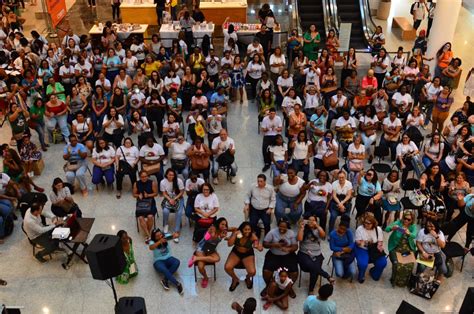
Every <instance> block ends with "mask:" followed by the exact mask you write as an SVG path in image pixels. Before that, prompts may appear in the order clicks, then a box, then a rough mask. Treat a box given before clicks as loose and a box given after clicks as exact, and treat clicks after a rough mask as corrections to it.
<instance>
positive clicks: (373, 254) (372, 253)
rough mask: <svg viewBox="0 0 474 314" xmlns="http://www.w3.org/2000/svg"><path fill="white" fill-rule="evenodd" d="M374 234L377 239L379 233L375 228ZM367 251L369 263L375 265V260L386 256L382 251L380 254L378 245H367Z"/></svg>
mask: <svg viewBox="0 0 474 314" xmlns="http://www.w3.org/2000/svg"><path fill="white" fill-rule="evenodd" d="M375 234H376V235H377V239H378V237H379V231H378V229H377V227H375ZM367 249H368V251H369V263H375V261H377V259H379V258H380V257H384V256H385V255H386V254H385V251H384V250H382V252H380V251H379V249H378V243H371V244H369V245H368V247H367Z"/></svg>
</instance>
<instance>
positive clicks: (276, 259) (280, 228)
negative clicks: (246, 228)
mask: <svg viewBox="0 0 474 314" xmlns="http://www.w3.org/2000/svg"><path fill="white" fill-rule="evenodd" d="M290 228H291V225H290V222H289V221H288V220H286V219H280V220H279V221H278V224H277V227H276V228H274V229H272V230H270V232H269V233H267V235H266V236H265V238H264V239H263V247H264V248H266V249H269V250H268V252H267V253H266V254H265V261H264V263H263V269H262V272H263V280H264V281H265V283H266V284H267V287H265V289H263V290H262V292H260V295H261V296H265V295H266V294H267V288H268V285H269V284H270V281H271V279H272V275H273V273H274V272H275V271H276V270H277V269H278V268H281V267H284V268H286V269H287V271H288V276H289V277H290V278H291V279H292V280H293V282H294V281H296V279H297V278H298V260H297V257H296V254H295V252H296V250H298V243H297V242H296V235H295V233H294V232H293V231H292V230H290Z"/></svg>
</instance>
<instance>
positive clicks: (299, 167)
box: [291, 159, 309, 182]
mask: <svg viewBox="0 0 474 314" xmlns="http://www.w3.org/2000/svg"><path fill="white" fill-rule="evenodd" d="M291 167H293V168H295V170H296V172H297V173H298V172H300V171H303V180H305V181H306V182H308V179H309V162H308V164H307V165H305V164H304V159H293V161H292V162H291Z"/></svg>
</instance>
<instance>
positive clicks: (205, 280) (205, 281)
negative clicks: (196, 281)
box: [201, 278, 209, 288]
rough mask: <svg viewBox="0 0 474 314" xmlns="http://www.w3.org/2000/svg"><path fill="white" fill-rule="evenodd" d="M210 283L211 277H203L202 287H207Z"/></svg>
mask: <svg viewBox="0 0 474 314" xmlns="http://www.w3.org/2000/svg"><path fill="white" fill-rule="evenodd" d="M208 283H209V279H206V278H203V279H202V281H201V287H203V288H207V284H208Z"/></svg>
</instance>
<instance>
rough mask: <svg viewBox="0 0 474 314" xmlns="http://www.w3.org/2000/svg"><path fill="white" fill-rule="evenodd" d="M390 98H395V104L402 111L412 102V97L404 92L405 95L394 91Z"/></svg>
mask: <svg viewBox="0 0 474 314" xmlns="http://www.w3.org/2000/svg"><path fill="white" fill-rule="evenodd" d="M392 99H393V100H395V104H396V105H397V106H398V107H401V111H402V112H406V111H407V110H408V108H409V106H410V105H411V104H412V103H413V98H412V97H411V95H410V94H408V93H405V95H402V94H401V93H400V92H396V93H395V94H394V95H393V97H392Z"/></svg>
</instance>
